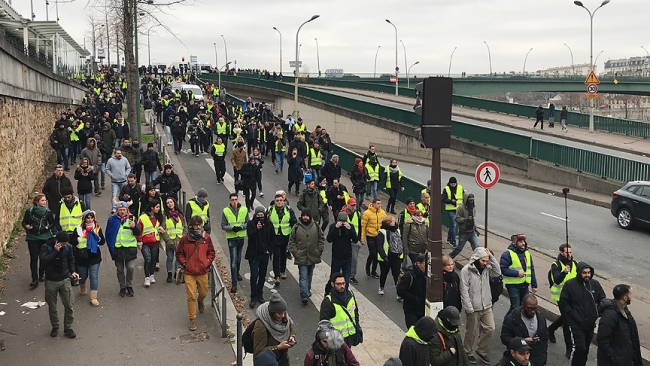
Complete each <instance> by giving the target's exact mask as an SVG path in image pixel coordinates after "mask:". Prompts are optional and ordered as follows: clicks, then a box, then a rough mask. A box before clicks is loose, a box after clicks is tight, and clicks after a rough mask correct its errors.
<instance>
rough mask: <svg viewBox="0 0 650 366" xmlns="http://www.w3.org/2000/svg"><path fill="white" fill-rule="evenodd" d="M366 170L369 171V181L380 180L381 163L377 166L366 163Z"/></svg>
mask: <svg viewBox="0 0 650 366" xmlns="http://www.w3.org/2000/svg"><path fill="white" fill-rule="evenodd" d="M366 170H367V171H368V182H379V164H377V165H375V168H374V169H373V168H372V165H370V164H366Z"/></svg>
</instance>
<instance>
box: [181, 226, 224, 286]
mask: <svg viewBox="0 0 650 366" xmlns="http://www.w3.org/2000/svg"><path fill="white" fill-rule="evenodd" d="M194 250H196V252H194ZM192 252H194V254H192ZM190 256H191V257H190ZM215 256H216V253H215V251H214V245H213V244H212V239H211V238H210V235H208V234H206V233H203V238H199V240H198V241H197V240H195V239H194V238H192V237H191V236H190V235H189V234H185V235H183V237H182V238H181V241H180V242H179V243H178V248H176V260H177V261H178V264H180V265H181V266H185V274H188V275H192V276H198V275H203V274H206V273H208V272H209V271H210V265H211V264H212V262H213V261H214V258H215ZM187 258H190V261H189V262H187Z"/></svg>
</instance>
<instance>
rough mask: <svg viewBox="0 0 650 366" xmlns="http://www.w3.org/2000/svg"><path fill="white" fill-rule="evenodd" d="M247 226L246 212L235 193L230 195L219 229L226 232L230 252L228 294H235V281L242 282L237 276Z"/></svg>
mask: <svg viewBox="0 0 650 366" xmlns="http://www.w3.org/2000/svg"><path fill="white" fill-rule="evenodd" d="M247 225H248V210H247V209H246V207H244V206H242V205H241V203H239V199H238V195H237V193H231V194H230V204H229V205H228V206H226V207H225V208H224V209H223V215H221V229H222V230H223V231H225V232H226V240H228V251H229V252H230V277H231V281H232V282H231V283H232V284H231V286H230V292H232V293H235V292H237V281H241V280H242V276H241V275H240V274H239V269H240V267H241V253H242V249H243V248H244V238H246V230H247Z"/></svg>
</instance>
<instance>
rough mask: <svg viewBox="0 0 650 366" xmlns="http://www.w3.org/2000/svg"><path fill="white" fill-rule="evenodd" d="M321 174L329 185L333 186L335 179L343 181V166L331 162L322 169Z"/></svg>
mask: <svg viewBox="0 0 650 366" xmlns="http://www.w3.org/2000/svg"><path fill="white" fill-rule="evenodd" d="M320 174H321V175H322V176H323V177H325V178H326V179H327V185H332V182H333V181H334V179H341V165H340V164H334V162H333V161H331V160H329V161H328V162H326V163H325V165H324V166H323V167H322V168H321V170H320Z"/></svg>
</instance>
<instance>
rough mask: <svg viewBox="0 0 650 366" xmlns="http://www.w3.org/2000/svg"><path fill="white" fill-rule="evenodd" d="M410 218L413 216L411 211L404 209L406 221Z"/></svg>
mask: <svg viewBox="0 0 650 366" xmlns="http://www.w3.org/2000/svg"><path fill="white" fill-rule="evenodd" d="M410 218H411V214H410V213H409V211H408V210H407V209H404V222H406V220H408V219H410Z"/></svg>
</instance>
